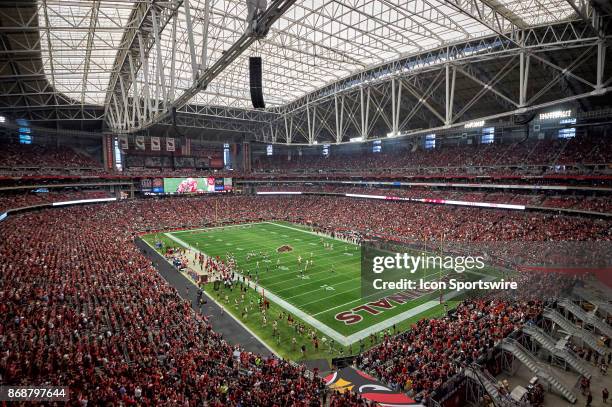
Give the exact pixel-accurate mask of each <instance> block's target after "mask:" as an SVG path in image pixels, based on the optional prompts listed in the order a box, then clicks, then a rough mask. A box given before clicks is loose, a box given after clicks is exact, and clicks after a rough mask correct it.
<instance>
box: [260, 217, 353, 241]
mask: <svg viewBox="0 0 612 407" xmlns="http://www.w3.org/2000/svg"><path fill="white" fill-rule="evenodd" d="M263 223H269V224H271V225H274V226H278V227H281V228H287V229H291V230H297V231H298V232H302V233H308V234H309V235H314V236H318V237H322V238H324V239H329V240H335V241H337V242H342V243H344V244H346V245H349V246H356V247H359V245H357V244H354V243H349V242H347V241H345V240H342V239H337V238H335V237H331V236H328V235H323V234H319V233H316V232H312V231H310V230H304V229H298V228H293V227H291V226H287V225H281V224H280V223H275V222H263Z"/></svg>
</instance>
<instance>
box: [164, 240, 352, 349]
mask: <svg viewBox="0 0 612 407" xmlns="http://www.w3.org/2000/svg"><path fill="white" fill-rule="evenodd" d="M164 235H165V236H166V237H168V238H170V239H172V240H174V241H175V242H177V243H178V244H181V245H183V246H184V247H186V248H188V249H190V250H194V251H196V252H198V253H201V252H200V251H199V250H197V249H196V248H195V247H193V246H190V245H188V244H187V243H185V242H184V241H182V240H181V239H179V238H178V237H176V236H173V235H172V234H171V233H164ZM236 275H238V276H242V275H241V274H240V273H238V272H236ZM246 283H247V285H248V286H249V287H251V288H252V289H254V290H255V291H256V292H259V291H258V286H257V285H256V284H255V283H253V282H252V281H247V282H246ZM266 297H267V298H269V299H270V300H272V301H274V302H275V303H276V304H278V305H279V306H280V307H282V308H284V309H286V310H287V311H289V312H291V313H292V314H293V315H295V316H296V317H298V318H300V319H301V320H302V321H305V322H306V323H308V324H309V325H311V326H313V327H315V328H317V329H318V330H319V331H321V332H323V333H324V334H326V335H327V336H329V337H330V338H332V339H333V340H335V341H336V342H338V343H340V344H342V345H344V346H348V345H350V343H348V342H347V341H346V337H345V336H344V335H342V334H341V333H339V332H337V331H336V330H334V329H333V328H330V327H329V326H327V325H325V324H324V323H322V322H321V321H319V320H318V319H316V318H314V317H312V316H311V315H310V314H308V313H306V312H305V311H303V310H302V309H299V308H297V307H296V306H294V305H293V304H291V303H289V302H287V301H285V300H283V299H282V298H280V297H278V296H277V295H276V294H274V293H273V292H272V291H266Z"/></svg>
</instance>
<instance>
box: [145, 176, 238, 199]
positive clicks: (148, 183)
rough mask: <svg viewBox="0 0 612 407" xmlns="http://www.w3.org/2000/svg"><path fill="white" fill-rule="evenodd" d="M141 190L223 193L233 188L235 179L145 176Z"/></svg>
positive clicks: (154, 193) (159, 192)
mask: <svg viewBox="0 0 612 407" xmlns="http://www.w3.org/2000/svg"><path fill="white" fill-rule="evenodd" d="M140 190H141V191H142V192H143V193H144V194H147V195H182V194H206V193H223V192H229V191H232V190H233V180H232V178H225V177H184V178H143V179H141V180H140Z"/></svg>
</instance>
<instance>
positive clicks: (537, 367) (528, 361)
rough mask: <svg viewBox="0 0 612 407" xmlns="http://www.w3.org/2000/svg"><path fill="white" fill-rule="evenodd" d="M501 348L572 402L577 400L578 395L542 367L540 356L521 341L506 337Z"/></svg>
mask: <svg viewBox="0 0 612 407" xmlns="http://www.w3.org/2000/svg"><path fill="white" fill-rule="evenodd" d="M501 348H502V349H503V350H505V351H507V352H510V353H512V354H513V355H514V357H516V358H517V359H518V360H520V361H521V363H522V364H523V365H525V367H527V368H528V369H529V370H531V371H532V372H533V373H534V374H535V375H536V376H537V377H539V378H540V379H541V380H544V381H546V382H547V383H548V384H549V385H550V387H552V388H553V389H555V390H556V391H557V392H558V393H559V394H561V395H562V396H563V397H564V398H565V399H566V400H567V401H569V402H570V403H572V404H573V403H575V402H576V396H575V395H574V393H572V392H571V391H570V390H569V389H568V388H567V387H565V386H564V385H563V383H561V382H560V381H559V379H558V378H557V377H556V376H554V375H553V374H552V373H551V372H547V371H546V370H545V369H543V368H542V366H541V364H540V361H539V360H538V358H537V357H536V356H535V355H533V354H532V353H531V352H529V351H528V350H527V349H525V348H524V347H523V346H522V345H521V344H520V343H518V342H517V341H515V340H514V339H510V338H505V339H504V340H503V341H502V342H501Z"/></svg>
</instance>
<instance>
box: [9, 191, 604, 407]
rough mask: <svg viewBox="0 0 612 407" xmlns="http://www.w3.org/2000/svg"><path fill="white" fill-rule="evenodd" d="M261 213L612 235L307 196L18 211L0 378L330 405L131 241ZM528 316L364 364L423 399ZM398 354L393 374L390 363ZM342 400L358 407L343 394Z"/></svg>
mask: <svg viewBox="0 0 612 407" xmlns="http://www.w3.org/2000/svg"><path fill="white" fill-rule="evenodd" d="M255 219H289V220H292V221H295V222H305V223H311V224H316V225H320V226H322V227H325V228H326V229H327V230H329V231H339V232H342V231H346V230H356V231H359V232H361V233H363V234H379V235H388V236H394V237H401V236H404V237H406V238H413V239H414V238H418V239H431V240H435V239H438V238H439V237H440V236H442V235H443V234H444V235H446V236H447V237H446V238H447V239H459V240H469V241H498V240H503V239H524V240H557V239H567V238H573V239H579V240H582V239H597V240H609V239H610V238H611V237H612V236H611V231H612V228H611V227H610V226H611V224H610V222H608V221H603V220H593V219H584V218H577V217H576V218H574V217H564V216H553V215H543V214H526V213H513V212H500V211H486V212H483V211H479V210H476V209H473V208H454V209H449V208H445V207H440V206H424V205H423V206H421V205H418V206H414V205H403V204H401V203H395V202H372V201H363V200H352V199H344V198H320V197H308V196H302V197H291V198H282V199H279V198H277V197H267V198H266V197H229V196H222V197H204V198H175V199H162V200H157V199H150V200H136V201H124V202H116V203H110V204H100V205H97V206H95V207H92V206H82V207H69V208H61V209H54V210H44V211H37V212H29V213H23V214H17V215H14V216H9V217H8V218H7V219H6V220H4V221H3V222H0V235H1V236H2V239H0V255H1V256H2V258H3V259H10V261H3V262H0V276H2V278H1V279H0V381H2V382H3V383H10V384H21V383H52V384H57V385H69V386H70V388H71V392H72V393H71V394H72V396H71V397H72V398H73V400H74V401H75V402H77V401H78V402H80V403H81V405H86V404H87V403H90V405H101V404H105V403H118V402H119V401H122V402H123V403H125V404H134V403H138V402H140V403H143V404H150V405H173V406H174V405H190V406H192V405H196V404H197V403H198V402H197V401H198V400H206V401H207V402H208V405H211V406H225V405H238V404H241V405H279V406H280V405H283V406H285V405H291V406H300V405H304V406H307V405H319V403H320V400H321V391H322V390H321V389H322V382H321V380H320V379H318V378H314V379H313V378H308V377H306V376H305V375H304V370H303V368H302V367H296V366H292V365H290V364H289V363H287V362H284V361H280V360H277V359H275V358H265V357H262V356H258V355H254V354H249V353H248V352H244V351H242V350H241V349H240V348H239V347H237V346H233V345H230V344H228V343H227V342H225V341H224V340H223V338H222V337H220V335H218V334H217V333H215V332H214V331H213V330H212V329H211V326H210V323H209V321H208V320H207V318H205V317H202V316H201V315H200V314H197V313H195V312H194V311H193V310H192V308H191V307H190V304H189V303H187V302H186V301H184V300H182V299H181V298H180V297H179V296H178V294H177V292H176V290H174V289H173V288H172V287H170V286H169V285H168V284H167V283H166V282H165V281H164V280H163V279H162V278H161V277H160V275H159V274H158V273H157V271H156V270H155V269H154V268H153V267H152V265H151V263H150V261H149V260H148V259H147V258H146V257H144V256H143V255H142V254H141V253H140V252H139V251H138V249H137V248H136V246H135V245H134V243H133V241H132V240H133V238H134V237H135V236H136V234H137V232H139V231H146V230H151V229H164V228H177V227H186V226H196V225H203V224H207V223H215V222H223V221H228V222H242V221H248V220H255ZM525 307H527V308H525ZM531 311H537V304H531V305H525V304H516V305H510V304H504V303H499V302H483V303H475V304H464V305H463V306H462V307H460V308H459V311H458V313H457V314H456V315H457V316H455V317H449V319H442V320H439V321H434V322H431V321H430V322H421V323H419V324H418V325H417V326H416V327H415V329H414V331H410V332H408V333H406V335H409V336H408V337H407V339H408V340H409V341H410V342H407V341H405V340H393V341H391V340H389V341H387V342H385V344H383V345H382V346H380V347H379V348H376V349H374V350H372V351H371V353H369V354H368V355H366V358H367V361H366V358H364V359H363V360H362V361H361V364H362V366H364V367H365V368H367V369H370V370H372V369H373V370H374V371H375V372H376V373H377V375H378V376H379V377H381V378H383V379H384V380H385V381H387V382H393V383H394V384H396V385H397V386H400V387H403V388H406V382H407V380H408V379H410V380H411V381H412V384H411V386H412V388H413V389H414V390H415V391H417V390H418V391H423V390H425V391H429V390H432V389H435V388H436V386H438V385H439V383H440V382H441V381H443V380H444V378H445V377H448V376H449V375H451V374H452V373H453V371H454V369H456V366H454V365H449V366H446V364H447V363H450V362H443V361H440V359H435V358H434V356H433V352H436V351H437V350H439V349H441V348H444V347H448V349H447V352H449V354H448V355H447V356H449V359H450V358H451V357H453V356H457V355H459V353H460V352H461V351H462V350H464V351H466V350H467V352H465V353H466V354H465V355H463V356H462V357H463V358H464V359H467V358H475V357H477V356H478V354H475V353H474V352H481V349H483V348H486V347H487V346H489V345H490V342H491V341H494V340H496V339H498V338H500V337H501V336H503V335H504V334H506V333H507V332H508V331H509V330H511V329H512V328H513V327H514V326H516V325H518V324H520V323H522V322H524V321H525V319H526V318H527V316H526V315H528V314H529V313H530V312H531ZM476 332H484V333H485V334H483V335H482V336H481V337H478V336H476V335H475V333H476ZM448 333H451V334H452V335H448V336H447V334H448ZM468 334H469V335H471V336H467V335H468ZM424 335H425V336H430V338H429V339H427V338H425V336H424ZM442 335H445V337H444V338H442ZM460 336H461V337H462V340H458V338H459V337H460ZM447 337H448V338H450V344H449V343H448V342H449V339H446V338H447ZM398 352H399V354H398ZM394 355H398V356H397V357H398V358H401V359H398V360H397V362H398V363H396V364H395V366H396V367H392V369H391V371H387V370H386V369H385V368H383V367H381V366H383V364H384V362H385V361H388V360H392V359H390V358H393V357H395V356H394ZM427 362H429V363H427ZM343 400H344V401H343ZM347 400H348V401H347ZM334 403H336V404H335V405H351V404H357V403H359V401H354V402H353V401H350V398H347V399H342V397H341V396H338V395H336V397H335V398H334ZM198 405H199V404H198Z"/></svg>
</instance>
